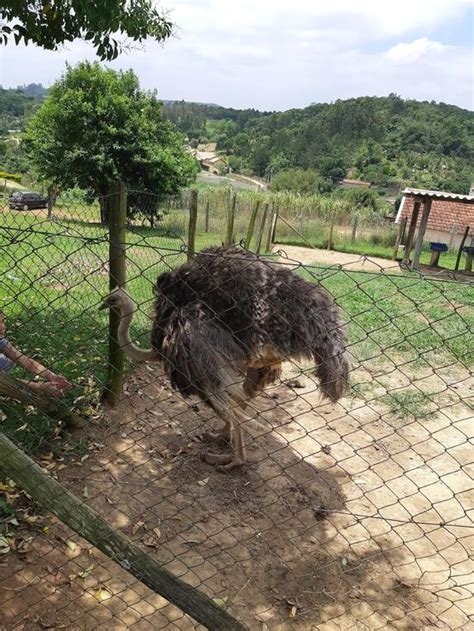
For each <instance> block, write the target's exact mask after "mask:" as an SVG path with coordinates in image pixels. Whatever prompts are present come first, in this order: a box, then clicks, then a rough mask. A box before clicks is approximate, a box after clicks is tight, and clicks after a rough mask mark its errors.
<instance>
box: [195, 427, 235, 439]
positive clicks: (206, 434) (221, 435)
mask: <svg viewBox="0 0 474 631" xmlns="http://www.w3.org/2000/svg"><path fill="white" fill-rule="evenodd" d="M191 438H192V440H194V441H195V442H202V441H203V440H215V441H219V440H222V441H225V442H227V443H228V442H230V432H229V429H228V427H223V428H222V429H221V430H219V431H218V432H212V431H210V430H208V429H198V430H196V431H195V432H193V435H192V436H191Z"/></svg>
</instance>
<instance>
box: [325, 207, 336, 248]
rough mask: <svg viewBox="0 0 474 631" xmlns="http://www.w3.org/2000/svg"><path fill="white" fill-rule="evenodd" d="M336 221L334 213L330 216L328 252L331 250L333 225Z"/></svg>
mask: <svg viewBox="0 0 474 631" xmlns="http://www.w3.org/2000/svg"><path fill="white" fill-rule="evenodd" d="M335 221H336V213H335V212H333V213H332V214H331V223H330V224H329V238H328V248H327V249H328V250H332V236H333V232H334V223H335Z"/></svg>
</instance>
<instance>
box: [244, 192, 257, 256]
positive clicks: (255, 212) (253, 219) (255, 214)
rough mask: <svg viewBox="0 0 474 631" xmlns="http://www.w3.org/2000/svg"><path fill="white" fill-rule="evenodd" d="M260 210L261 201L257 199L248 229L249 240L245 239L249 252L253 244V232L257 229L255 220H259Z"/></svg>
mask: <svg viewBox="0 0 474 631" xmlns="http://www.w3.org/2000/svg"><path fill="white" fill-rule="evenodd" d="M259 208H260V200H259V199H257V201H256V202H255V206H254V207H253V209H252V214H251V215H250V221H249V227H248V229H247V238H246V239H245V247H246V248H247V250H250V244H251V242H252V237H253V230H254V227H255V220H256V218H257V214H258V209H259Z"/></svg>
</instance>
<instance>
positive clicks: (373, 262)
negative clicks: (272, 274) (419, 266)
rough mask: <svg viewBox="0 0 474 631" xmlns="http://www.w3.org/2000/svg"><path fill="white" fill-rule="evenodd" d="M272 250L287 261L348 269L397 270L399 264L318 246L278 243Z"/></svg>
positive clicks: (368, 270)
mask: <svg viewBox="0 0 474 631" xmlns="http://www.w3.org/2000/svg"><path fill="white" fill-rule="evenodd" d="M273 251H274V252H279V251H280V252H281V259H282V260H285V259H288V262H289V263H293V262H294V263H295V264H298V263H302V264H303V265H316V264H318V263H320V264H323V265H335V266H337V267H339V266H342V267H343V268H344V269H348V270H364V271H366V272H380V271H390V272H399V271H400V266H399V264H398V263H397V262H396V261H389V260H388V259H381V258H377V257H375V256H371V257H370V259H369V258H366V257H365V256H363V255H361V254H346V253H345V252H335V251H334V250H320V249H318V248H303V247H300V246H297V245H286V244H278V245H274V246H273Z"/></svg>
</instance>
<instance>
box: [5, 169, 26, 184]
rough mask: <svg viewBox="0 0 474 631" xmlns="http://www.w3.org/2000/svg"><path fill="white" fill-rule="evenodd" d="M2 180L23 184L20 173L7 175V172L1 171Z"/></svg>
mask: <svg viewBox="0 0 474 631" xmlns="http://www.w3.org/2000/svg"><path fill="white" fill-rule="evenodd" d="M0 180H11V181H12V182H17V183H18V184H21V175H19V174H18V173H7V172H6V171H0Z"/></svg>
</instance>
